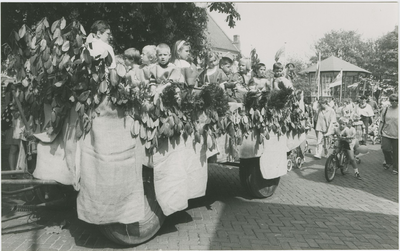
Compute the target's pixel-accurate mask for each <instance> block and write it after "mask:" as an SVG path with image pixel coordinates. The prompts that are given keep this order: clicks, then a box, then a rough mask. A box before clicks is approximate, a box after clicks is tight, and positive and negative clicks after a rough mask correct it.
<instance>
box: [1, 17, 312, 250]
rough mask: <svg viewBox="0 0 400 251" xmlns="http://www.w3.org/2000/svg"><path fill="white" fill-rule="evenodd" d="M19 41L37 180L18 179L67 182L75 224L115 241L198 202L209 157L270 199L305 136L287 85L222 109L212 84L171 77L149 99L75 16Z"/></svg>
mask: <svg viewBox="0 0 400 251" xmlns="http://www.w3.org/2000/svg"><path fill="white" fill-rule="evenodd" d="M14 35H15V39H14V40H13V42H12V43H10V46H9V50H10V51H9V52H8V55H9V56H8V58H9V60H10V69H11V70H12V71H14V73H15V75H16V79H17V82H18V84H16V85H15V86H16V88H19V89H20V91H21V92H20V93H21V94H20V95H18V96H17V95H14V97H15V99H16V103H17V104H18V107H19V109H20V112H21V117H22V118H23V120H24V123H25V126H26V129H25V130H26V132H27V133H26V135H27V137H28V140H29V141H31V142H36V143H37V158H36V163H35V169H34V170H33V173H32V174H33V177H34V179H32V180H27V181H24V184H59V185H64V186H69V187H73V188H74V190H75V191H77V196H76V203H77V211H78V218H79V219H81V220H84V221H86V222H88V223H92V224H96V225H99V227H100V228H101V230H102V232H103V233H104V234H105V235H106V236H107V237H108V238H109V239H111V240H112V241H114V242H117V243H120V244H123V245H135V244H139V243H142V242H145V241H147V240H148V239H150V238H151V237H152V236H154V235H155V234H156V232H157V231H158V230H159V228H160V227H161V225H162V223H163V221H164V218H165V216H168V215H170V214H172V213H174V212H177V211H180V210H184V209H186V208H187V206H188V200H190V199H193V198H197V197H201V196H204V195H205V191H206V185H207V176H208V175H207V167H208V163H209V162H216V163H219V164H226V165H236V166H239V170H240V172H239V173H240V180H241V183H242V185H243V186H244V188H245V189H246V190H247V191H248V192H249V193H250V194H251V195H253V196H255V197H261V198H263V197H268V196H271V195H272V194H273V193H274V191H275V189H276V188H277V186H278V184H279V180H280V176H282V175H284V174H286V172H287V169H286V163H287V162H286V161H287V157H286V156H287V155H286V154H287V152H288V151H290V150H291V149H294V148H295V147H297V146H298V145H299V144H300V143H301V142H302V141H304V140H305V136H304V128H303V126H302V125H301V123H300V121H301V119H302V112H301V109H299V107H298V103H297V101H296V99H295V98H294V96H293V94H292V92H293V90H292V89H286V88H282V89H281V90H274V91H264V92H257V93H248V94H247V96H246V100H245V102H244V104H241V103H229V102H228V100H227V98H226V96H225V93H224V91H223V90H222V89H221V88H220V87H219V86H215V85H208V86H205V87H203V88H202V89H199V90H196V89H193V88H190V87H188V86H185V83H177V82H174V81H171V79H172V78H169V76H166V78H165V81H164V82H163V83H162V84H161V85H160V86H159V88H158V89H157V91H156V93H155V95H150V94H149V91H148V88H147V86H146V84H145V83H137V84H136V85H135V86H134V87H132V85H131V84H130V82H129V81H130V80H129V74H127V72H126V69H125V68H124V66H123V65H121V64H117V65H116V67H115V68H113V69H109V67H108V66H109V65H111V63H112V61H113V59H112V57H111V55H110V53H109V52H108V51H107V50H105V49H99V48H95V47H93V45H92V43H91V42H90V41H89V39H86V33H85V30H84V28H83V27H82V25H81V24H80V23H79V22H77V21H74V22H72V23H71V24H69V25H68V26H67V25H66V22H65V19H63V18H62V19H60V20H57V21H55V22H54V23H53V24H52V26H51V27H50V26H49V24H48V22H47V20H46V18H44V19H43V20H41V22H39V23H38V24H37V25H36V27H35V30H31V29H29V28H28V27H26V26H25V25H24V26H23V27H22V28H21V29H20V30H19V32H18V33H17V32H15V34H14ZM87 37H88V38H89V36H87ZM85 39H86V41H84V40H85ZM170 74H171V75H172V74H174V73H173V72H171V73H170ZM13 183H14V184H17V183H18V181H16V180H2V184H13ZM18 184H21V182H20V183H18Z"/></svg>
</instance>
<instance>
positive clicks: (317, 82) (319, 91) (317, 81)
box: [315, 52, 321, 98]
mask: <svg viewBox="0 0 400 251" xmlns="http://www.w3.org/2000/svg"><path fill="white" fill-rule="evenodd" d="M320 75H321V53H319V52H318V62H317V70H316V72H315V76H316V78H315V82H316V84H317V98H319V95H320V93H321V90H320V82H321V81H320V77H321V76H320Z"/></svg>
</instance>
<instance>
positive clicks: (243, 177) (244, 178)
mask: <svg viewBox="0 0 400 251" xmlns="http://www.w3.org/2000/svg"><path fill="white" fill-rule="evenodd" d="M254 162H255V161H254V159H240V166H239V178H240V184H241V185H242V187H243V188H244V189H245V190H246V191H248V192H249V193H251V192H250V186H249V177H250V168H249V167H250V166H252V165H254Z"/></svg>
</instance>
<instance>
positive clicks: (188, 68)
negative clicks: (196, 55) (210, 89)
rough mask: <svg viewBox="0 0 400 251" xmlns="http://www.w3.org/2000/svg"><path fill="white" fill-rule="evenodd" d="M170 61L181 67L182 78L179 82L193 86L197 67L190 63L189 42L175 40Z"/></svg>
mask: <svg viewBox="0 0 400 251" xmlns="http://www.w3.org/2000/svg"><path fill="white" fill-rule="evenodd" d="M171 62H172V63H173V64H175V66H176V67H178V68H179V69H181V73H182V76H183V79H181V80H180V81H179V82H184V83H187V84H188V86H192V87H193V86H194V85H195V81H196V77H197V74H198V72H197V67H196V66H195V65H194V64H193V63H191V56H190V43H189V42H186V41H185V40H178V41H176V43H175V45H174V47H173V48H172V57H171Z"/></svg>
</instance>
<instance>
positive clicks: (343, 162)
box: [325, 137, 361, 182]
mask: <svg viewBox="0 0 400 251" xmlns="http://www.w3.org/2000/svg"><path fill="white" fill-rule="evenodd" d="M330 148H333V152H332V153H331V154H330V155H329V157H328V159H327V160H326V163H325V179H326V180H327V181H328V182H331V181H332V180H333V179H334V178H335V175H336V170H337V169H340V172H341V173H342V175H345V174H346V173H347V171H348V169H349V166H348V165H349V159H348V156H347V152H346V150H345V149H344V148H343V147H341V146H340V140H339V138H337V137H333V138H332V142H331V146H330ZM356 161H357V163H358V164H360V163H361V160H360V159H359V158H358V157H356Z"/></svg>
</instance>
